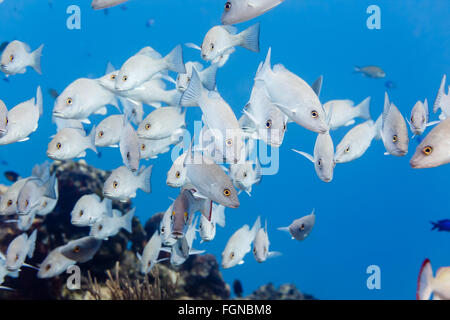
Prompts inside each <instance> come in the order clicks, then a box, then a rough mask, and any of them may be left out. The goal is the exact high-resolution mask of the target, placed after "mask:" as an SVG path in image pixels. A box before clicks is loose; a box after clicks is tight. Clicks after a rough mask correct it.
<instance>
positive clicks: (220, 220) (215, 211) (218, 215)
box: [199, 203, 225, 242]
mask: <svg viewBox="0 0 450 320" xmlns="http://www.w3.org/2000/svg"><path fill="white" fill-rule="evenodd" d="M216 224H217V225H219V226H221V227H222V228H223V227H225V207H224V206H221V205H217V204H215V203H214V204H213V206H212V212H211V221H208V218H207V217H206V216H205V215H203V214H202V215H201V217H200V225H199V233H200V238H202V241H201V242H203V241H212V240H214V238H215V236H216Z"/></svg>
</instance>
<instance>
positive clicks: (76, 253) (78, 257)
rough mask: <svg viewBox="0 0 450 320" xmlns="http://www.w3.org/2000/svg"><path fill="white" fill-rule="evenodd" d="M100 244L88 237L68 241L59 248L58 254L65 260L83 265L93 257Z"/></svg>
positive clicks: (99, 241) (97, 240) (98, 241)
mask: <svg viewBox="0 0 450 320" xmlns="http://www.w3.org/2000/svg"><path fill="white" fill-rule="evenodd" d="M101 244H102V241H101V240H99V239H96V238H94V237H89V236H88V237H83V238H80V239H77V240H72V241H69V242H68V243H67V244H66V245H64V246H63V247H62V248H61V251H60V252H61V254H62V255H63V256H64V257H66V258H67V259H70V260H73V261H76V262H80V263H84V262H87V261H89V260H91V259H92V258H93V257H94V255H95V254H96V253H97V251H98V250H99V249H100V246H101Z"/></svg>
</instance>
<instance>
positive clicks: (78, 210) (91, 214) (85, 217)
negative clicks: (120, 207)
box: [71, 193, 112, 227]
mask: <svg viewBox="0 0 450 320" xmlns="http://www.w3.org/2000/svg"><path fill="white" fill-rule="evenodd" d="M111 214H112V201H111V199H107V198H105V199H103V201H101V200H100V197H99V196H98V195H96V194H95V193H92V194H87V195H84V196H82V197H81V198H80V199H78V201H77V203H75V206H74V207H73V209H72V212H71V217H72V218H71V223H72V224H73V225H75V226H83V227H84V226H92V225H93V224H95V223H97V222H98V221H100V220H101V219H102V217H103V216H104V215H109V216H111Z"/></svg>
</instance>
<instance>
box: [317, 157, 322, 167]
mask: <svg viewBox="0 0 450 320" xmlns="http://www.w3.org/2000/svg"><path fill="white" fill-rule="evenodd" d="M317 165H318V166H319V167H321V166H322V160H320V159H319V160H317Z"/></svg>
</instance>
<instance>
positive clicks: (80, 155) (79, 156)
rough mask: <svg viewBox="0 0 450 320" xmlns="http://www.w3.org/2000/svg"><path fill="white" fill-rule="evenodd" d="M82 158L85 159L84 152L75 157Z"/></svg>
mask: <svg viewBox="0 0 450 320" xmlns="http://www.w3.org/2000/svg"><path fill="white" fill-rule="evenodd" d="M84 157H86V151H82V152H81V153H80V154H79V155H78V156H77V158H84Z"/></svg>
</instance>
